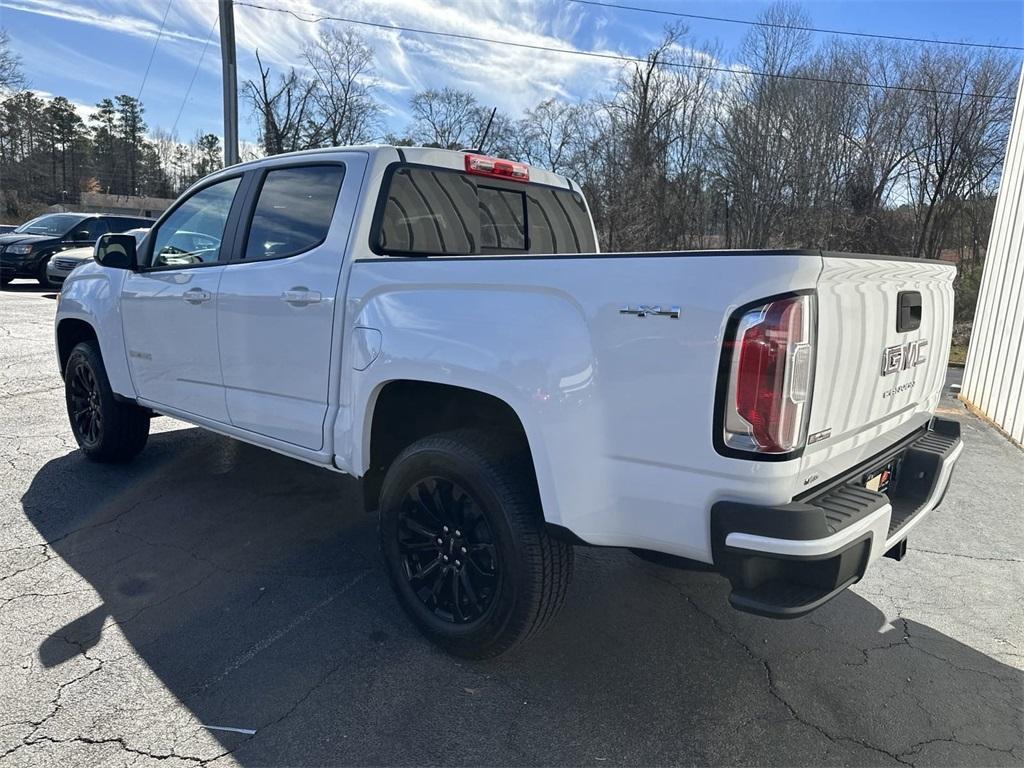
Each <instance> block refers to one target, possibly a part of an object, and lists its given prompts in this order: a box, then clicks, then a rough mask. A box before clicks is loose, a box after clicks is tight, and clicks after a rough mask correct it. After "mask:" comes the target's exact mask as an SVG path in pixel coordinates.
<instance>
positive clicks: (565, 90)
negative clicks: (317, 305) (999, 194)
mask: <svg viewBox="0 0 1024 768" xmlns="http://www.w3.org/2000/svg"><path fill="white" fill-rule="evenodd" d="M255 1H256V2H259V4H262V5H268V6H276V7H280V8H285V7H287V8H291V9H293V10H295V11H297V12H300V13H304V14H308V15H316V14H317V13H318V12H319V13H326V14H331V15H340V16H348V17H351V18H359V19H366V20H370V21H377V22H384V23H390V24H398V25H402V26H411V27H419V28H430V29H438V30H444V31H450V32H461V33H466V34H476V35H480V36H484V37H491V38H502V39H517V40H522V41H526V42H530V43H536V44H540V45H549V46H556V47H569V48H572V47H575V48H578V49H591V50H604V51H614V52H619V53H625V54H628V55H642V54H643V53H644V52H645V51H646V50H647V49H648V48H649V47H650V46H651V44H652V43H653V42H654V41H655V40H657V39H658V38H659V37H660V35H661V32H662V29H663V26H664V24H665V23H666V22H667V21H669V19H667V18H663V17H659V16H655V15H651V14H645V13H639V12H634V11H623V10H617V9H610V8H599V7H593V6H584V5H578V4H574V3H569V2H566V0H344V2H339V1H338V0H255ZM612 1H613V2H616V1H617V2H618V3H619V4H624V5H633V6H644V7H648V8H659V9H664V10H676V11H683V12H687V13H696V14H706V15H717V16H728V17H734V18H745V19H753V18H755V17H756V16H757V14H758V13H759V11H761V10H762V9H763V8H764V7H765V6H766V5H767V4H768V3H767V2H762V1H761V0H719V1H718V2H711V1H707V0H704V1H694V0H661V1H660V2H659V0H612ZM802 5H803V7H804V8H805V9H806V10H807V12H808V13H809V14H810V16H811V18H812V20H813V23H814V24H815V25H816V26H820V27H831V28H839V29H848V30H855V31H859V32H871V33H880V34H895V35H910V36H914V37H928V38H942V39H953V40H971V41H977V42H997V43H1002V44H1009V45H1024V2H1022V1H1021V0H956V1H954V0H889V1H884V0H846V1H845V2H844V1H841V0H812V1H810V2H804V3H803V4H802ZM166 8H167V3H166V1H165V0H0V27H3V28H5V29H7V31H8V32H9V34H10V37H11V41H12V44H13V47H14V49H15V51H16V52H17V53H19V54H20V55H21V57H22V63H23V68H24V71H25V74H26V75H27V77H28V79H29V81H30V86H31V87H32V88H33V89H35V90H37V91H40V92H43V93H48V94H57V95H63V96H66V97H67V98H68V99H70V100H71V101H73V102H75V103H77V104H81V105H83V111H84V110H85V108H86V107H88V106H89V105H92V104H95V102H96V101H98V100H99V99H101V98H103V97H106V96H111V97H112V96H114V95H116V94H118V93H129V94H132V95H135V94H136V93H138V91H139V88H140V86H141V84H142V79H143V72H144V70H145V68H146V63H147V61H148V60H149V57H150V53H151V51H152V50H153V44H154V40H155V39H156V35H157V30H158V29H159V26H160V21H161V18H162V17H163V14H164V11H165V9H166ZM216 15H217V3H216V0H173V2H172V3H171V6H170V11H169V13H168V16H167V22H166V25H165V28H164V32H163V35H162V38H161V40H160V42H159V45H158V46H157V49H156V54H155V56H154V59H153V64H152V68H151V71H150V74H149V77H148V79H147V80H146V84H145V88H144V90H143V92H142V100H143V103H144V104H145V108H146V119H147V121H148V123H149V125H150V127H151V128H156V127H159V128H163V129H170V128H171V127H172V124H173V123H174V121H175V117H176V115H177V114H178V112H179V110H182V112H181V118H180V120H179V122H178V125H177V135H178V136H179V137H180V138H181V139H183V140H188V139H190V138H191V137H192V136H193V135H195V133H196V132H197V131H211V132H214V133H218V134H219V133H220V132H221V92H220V46H219V38H218V32H217V30H216V29H214V30H213V34H212V35H210V32H211V29H212V28H213V24H214V21H215V18H216ZM334 23H335V22H325V23H322V24H308V23H303V22H300V21H297V20H295V19H292V18H290V17H288V16H285V15H282V14H276V13H268V12H266V11H261V10H257V9H254V8H247V7H241V6H239V7H236V9H235V27H236V35H237V38H238V65H239V88H240V89H241V87H242V83H244V81H245V80H246V79H247V78H250V77H254V76H255V75H256V73H257V68H256V62H255V58H254V55H253V54H254V51H255V50H256V49H257V48H258V49H259V51H260V55H261V57H262V58H263V60H264V63H265V64H270V65H271V66H272V67H273V68H275V69H279V70H280V69H282V68H286V67H288V66H289V65H292V64H296V65H298V64H299V63H300V56H299V51H300V50H301V48H302V46H303V45H304V44H305V43H307V42H309V41H311V40H312V39H314V37H315V36H316V35H317V34H319V33H320V31H322V30H323V29H324V28H326V27H327V25H328V24H334ZM689 25H690V31H691V35H692V36H693V38H694V39H695V40H697V41H703V40H707V41H717V43H718V44H719V46H720V50H721V58H722V60H723V63H724V64H726V65H728V64H731V63H732V62H733V60H734V58H735V53H736V50H737V48H738V44H739V42H740V39H741V37H742V35H743V34H744V33H745V31H746V27H744V26H741V25H735V24H723V23H715V22H710V21H696V20H693V21H690V22H689ZM361 33H362V34H363V35H364V37H365V39H366V40H367V42H369V43H370V44H371V45H372V46H373V48H374V50H375V53H376V57H377V70H378V76H379V78H380V90H379V95H380V96H381V97H382V98H383V100H384V102H385V104H386V107H387V110H388V112H389V115H388V121H389V126H388V127H389V128H391V129H400V128H402V127H403V126H404V125H405V123H406V122H407V121H408V116H407V113H406V104H407V100H408V98H409V96H410V95H411V94H412V93H414V92H415V91H417V90H420V89H422V88H427V87H442V86H452V87H459V88H466V89H468V90H471V91H473V92H474V93H475V94H476V96H477V97H478V98H479V99H480V100H481V101H482V102H484V103H487V104H496V105H497V106H499V107H500V108H502V109H505V110H508V111H510V112H513V113H516V112H518V111H520V110H521V109H522V108H524V107H526V106H529V105H532V104H535V103H536V102H538V101H540V100H541V99H543V98H547V97H549V96H566V97H570V98H580V97H586V96H589V95H591V94H593V93H594V92H595V91H600V90H601V89H604V88H606V87H607V86H608V84H609V83H610V82H611V79H612V78H613V77H614V74H613V70H614V67H612V66H611V65H608V64H603V63H596V62H594V61H593V60H588V59H584V58H581V57H576V56H567V55H560V54H539V53H535V52H530V51H523V50H518V49H511V48H508V47H504V46H488V45H478V44H470V43H465V42H459V41H452V40H445V39H443V38H434V37H424V36H419V35H412V34H405V33H397V32H394V31H390V30H379V29H371V28H361ZM208 39H209V44H208V45H206V50H205V55H203V49H204V45H205V44H206V41H207V40H208ZM201 56H202V64H201V66H199V69H198V74H197V76H196V80H195V85H194V86H193V88H192V91H191V94H190V95H189V98H188V100H187V102H185V103H184V109H182V104H183V97H184V95H185V91H186V88H187V86H188V83H189V81H190V80H191V78H192V76H193V73H194V72H196V67H197V63H198V62H199V60H200V57H201ZM240 113H241V116H242V125H241V137H242V139H243V140H248V141H255V139H256V127H255V125H254V123H253V120H252V117H251V115H250V114H249V110H248V108H247V106H246V105H245V104H244V102H243V104H242V106H241V108H240Z"/></svg>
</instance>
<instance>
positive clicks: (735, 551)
mask: <svg viewBox="0 0 1024 768" xmlns="http://www.w3.org/2000/svg"><path fill="white" fill-rule="evenodd" d="M962 449H963V443H962V441H961V439H960V424H959V422H956V421H950V420H948V419H933V420H932V422H931V423H930V424H929V426H928V429H927V430H925V431H922V432H918V433H916V434H915V435H912V436H911V437H909V438H908V439H906V440H904V441H902V442H900V443H898V444H896V445H895V446H893V447H891V448H890V449H888V450H887V451H885V452H883V453H882V454H879V455H878V456H875V457H873V458H872V459H870V460H869V461H867V462H865V463H863V464H861V465H859V466H857V467H855V468H854V469H852V470H851V471H849V472H847V473H845V474H844V475H842V476H841V477H839V478H837V479H836V480H834V481H832V482H830V483H828V484H827V485H826V486H825V487H822V488H820V489H815V490H813V491H811V492H809V494H808V495H806V496H803V497H799V498H798V499H797V500H795V501H792V502H790V503H788V504H781V505H775V506H763V505H756V504H744V503H740V502H728V501H722V502H718V503H716V504H715V505H714V506H713V507H712V510H711V536H712V550H713V553H714V558H715V565H716V566H717V568H718V569H719V570H720V571H721V572H722V574H723V575H725V576H726V577H727V578H728V579H729V581H730V582H731V584H732V593H731V595H730V596H729V602H730V603H731V604H732V606H733V607H734V608H736V609H738V610H741V611H746V612H749V613H756V614H759V615H762V616H771V617H774V618H795V617H798V616H803V615H804V614H806V613H809V612H810V611H812V610H814V609H815V608H818V607H819V606H821V605H823V604H824V603H826V602H828V601H829V600H831V599H832V598H833V597H835V596H836V595H838V594H839V593H840V592H842V591H843V590H844V589H846V588H847V587H848V586H850V585H851V584H854V583H856V582H857V581H859V580H860V578H861V577H862V576H863V575H864V572H865V571H866V570H867V567H868V565H869V564H870V563H871V562H873V561H874V560H876V559H877V558H879V557H881V556H882V555H884V554H886V553H888V552H895V551H899V554H900V555H902V554H903V552H904V551H905V543H904V542H905V541H906V538H907V536H908V535H909V533H910V532H911V530H913V528H914V527H915V526H917V525H918V524H919V523H920V522H921V520H922V519H924V518H925V517H926V516H927V515H928V513H929V512H931V511H932V510H933V509H935V508H936V507H938V505H939V503H940V502H941V501H942V498H943V496H945V493H946V488H947V487H948V486H949V481H950V477H951V475H952V472H953V467H954V466H955V464H956V461H957V459H958V458H959V456H960V452H961V451H962ZM883 468H891V471H892V479H891V481H890V484H889V487H888V489H887V491H886V492H885V493H882V492H880V491H875V490H871V489H869V488H867V487H865V481H866V480H867V479H868V478H870V477H871V476H872V475H873V474H874V473H876V472H878V471H879V470H881V469H883Z"/></svg>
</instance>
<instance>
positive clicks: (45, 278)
mask: <svg viewBox="0 0 1024 768" xmlns="http://www.w3.org/2000/svg"><path fill="white" fill-rule="evenodd" d="M49 265H50V259H49V258H45V259H43V263H42V264H40V265H39V272H38V273H37V274H36V280H37V281H38V282H39V284H40V285H41V286H43V288H56V287H57V283H55V282H53V280H51V279H50V276H49V275H48V274H46V268H47V267H48V266H49Z"/></svg>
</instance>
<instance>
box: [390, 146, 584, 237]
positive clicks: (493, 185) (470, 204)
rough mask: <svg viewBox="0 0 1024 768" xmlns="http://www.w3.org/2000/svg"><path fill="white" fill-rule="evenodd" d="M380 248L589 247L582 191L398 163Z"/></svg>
mask: <svg viewBox="0 0 1024 768" xmlns="http://www.w3.org/2000/svg"><path fill="white" fill-rule="evenodd" d="M383 194H384V201H383V208H382V209H381V211H380V213H379V218H378V222H377V225H376V227H375V229H374V234H373V236H372V238H373V245H374V250H375V251H376V252H377V253H385V254H399V255H404V254H413V255H425V256H431V255H433V256H468V255H473V254H501V253H593V252H594V250H596V248H595V245H596V244H595V243H594V233H593V229H592V228H591V225H590V217H589V216H588V215H587V209H586V206H585V205H584V202H583V198H582V196H581V195H579V194H578V193H576V192H573V191H572V190H568V189H558V188H555V187H547V186H542V185H539V184H521V183H518V182H504V181H501V180H493V179H486V180H484V179H478V178H474V177H472V176H469V175H468V174H465V173H461V172H459V171H451V170H444V169H440V168H424V167H417V166H405V167H400V168H398V169H396V170H395V171H394V173H392V174H391V176H390V179H389V180H387V181H386V189H385V190H384V192H383Z"/></svg>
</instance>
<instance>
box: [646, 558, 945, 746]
mask: <svg viewBox="0 0 1024 768" xmlns="http://www.w3.org/2000/svg"><path fill="white" fill-rule="evenodd" d="M651 576H652V577H653V578H655V579H656V580H658V581H660V582H662V583H663V584H665V585H667V586H669V587H670V588H671V589H673V590H674V591H675V592H676V593H678V594H679V595H680V596H681V597H682V598H683V600H685V601H686V603H687V604H688V605H689V606H690V607H691V608H692V609H693V610H694V611H696V612H697V613H698V614H700V615H701V616H703V617H705V618H706V619H707V620H708V621H709V622H710V623H711V625H712V626H713V627H714V628H715V629H716V630H718V631H719V632H720V633H721V634H723V635H725V636H726V637H728V638H729V639H731V640H732V641H733V642H734V643H736V644H737V645H738V646H739V647H740V648H742V649H743V651H744V652H745V653H746V654H747V656H748V657H750V658H751V659H752V660H753V661H755V662H757V663H758V664H760V666H761V668H762V670H763V672H764V676H765V681H766V683H767V686H768V693H769V694H770V695H771V696H772V697H773V698H775V699H776V700H777V701H778V702H779V703H780V704H781V705H782V706H783V707H785V709H786V711H787V712H789V714H790V716H791V717H792V718H793V719H794V720H795V721H796V722H798V723H801V724H802V725H805V726H807V727H809V728H811V729H813V730H814V731H816V732H817V733H819V734H820V735H821V736H823V737H825V739H827V740H828V741H829V742H831V743H832V744H836V745H839V744H842V743H848V744H856V745H857V746H859V747H862V748H864V749H867V750H870V751H871V752H877V753H878V754H880V755H885V756H886V757H888V758H889V759H891V760H893V761H895V762H897V763H902V764H904V765H911V766H912V765H913V763H912V762H910V761H908V760H906V759H905V755H904V754H903V753H895V752H890V751H889V750H887V749H884V748H882V747H878V746H875V745H874V744H870V743H868V742H866V741H863V740H861V739H857V738H854V737H852V736H839V735H836V734H833V733H830V732H829V731H828V730H827V729H825V728H823V727H822V726H821V725H819V724H817V723H815V722H813V721H811V720H808V719H807V718H806V717H804V716H802V715H801V714H800V713H799V712H798V711H797V710H796V708H795V707H794V706H793V705H792V704H791V703H790V702H789V701H788V700H787V699H786V697H785V696H783V695H782V693H781V692H780V691H779V689H778V685H777V684H776V681H775V672H774V670H773V669H772V666H771V664H770V663H769V661H768V660H767V659H766V658H764V657H763V656H761V655H760V654H758V653H756V652H755V651H754V650H753V648H752V647H751V646H750V645H749V644H748V643H746V642H745V641H744V640H743V639H742V638H741V637H740V636H739V635H737V634H736V633H735V632H733V631H732V630H731V629H729V628H728V627H726V626H725V625H723V624H722V622H721V621H719V619H718V617H716V616H715V615H714V614H712V613H711V612H709V611H707V610H705V609H704V608H702V607H701V606H700V605H698V604H697V602H696V601H695V600H694V599H693V598H692V597H691V596H690V595H689V594H687V593H686V592H685V591H684V590H683V588H682V586H681V585H679V584H677V583H675V582H674V581H672V580H671V579H668V578H665V577H664V576H662V575H661V574H658V573H651ZM904 629H905V627H904ZM926 714H927V713H926Z"/></svg>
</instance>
